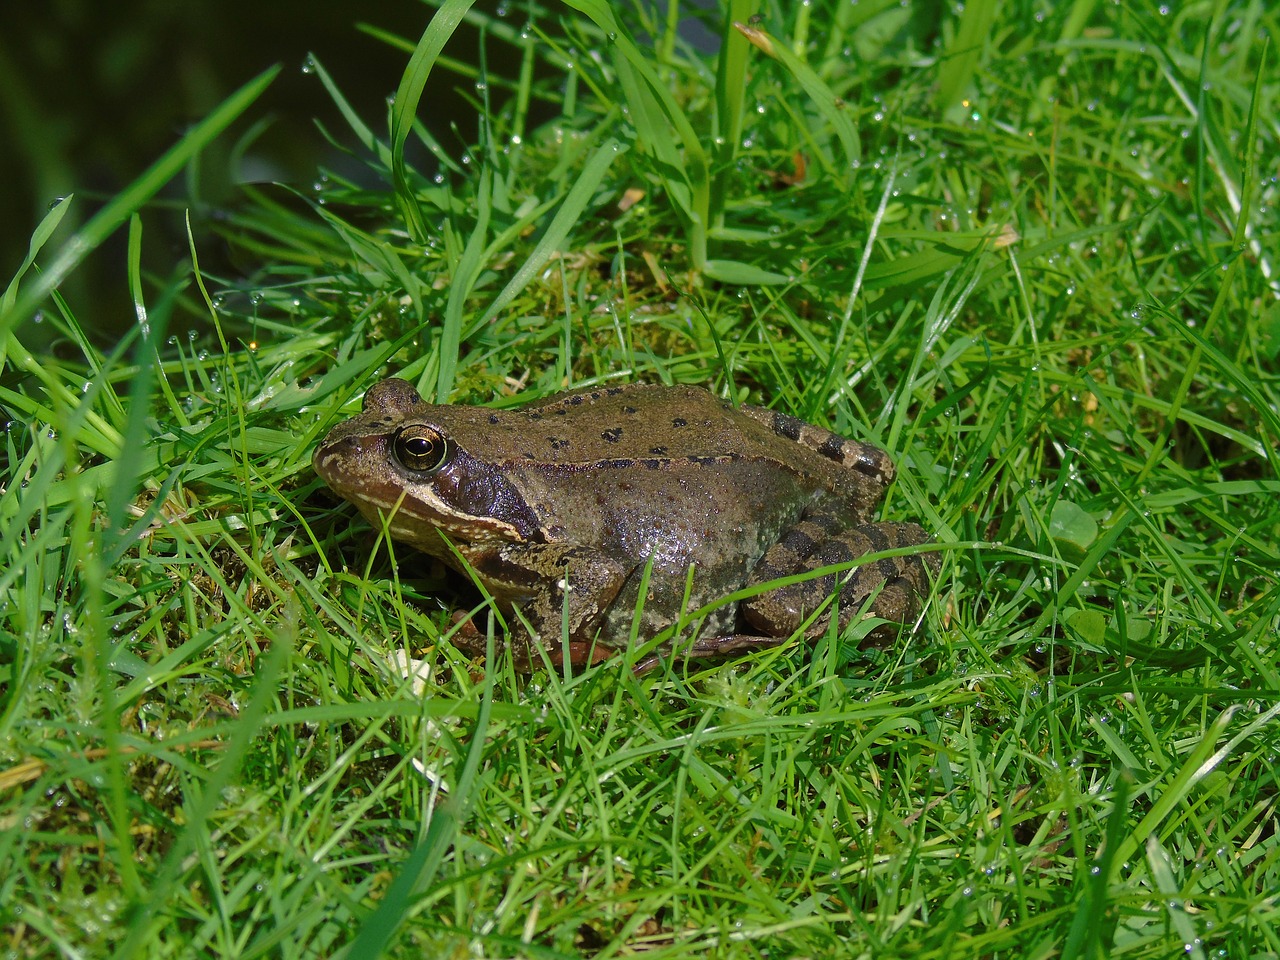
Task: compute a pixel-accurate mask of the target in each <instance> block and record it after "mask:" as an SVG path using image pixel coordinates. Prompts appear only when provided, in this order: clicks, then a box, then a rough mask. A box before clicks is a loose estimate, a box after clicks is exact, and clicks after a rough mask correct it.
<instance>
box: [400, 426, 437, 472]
mask: <svg viewBox="0 0 1280 960" xmlns="http://www.w3.org/2000/svg"><path fill="white" fill-rule="evenodd" d="M449 452H450V445H449V441H448V440H446V439H445V438H444V437H442V436H441V435H440V434H439V433H438V432H436V431H435V430H432V429H431V428H430V427H424V426H421V425H414V426H408V427H401V428H400V429H399V430H397V431H396V434H395V436H394V437H392V438H391V453H392V454H393V455H394V456H395V458H396V460H397V462H399V464H400V465H401V466H402V467H404V468H405V469H406V470H412V471H413V472H414V473H435V472H436V471H437V470H439V469H440V468H441V467H443V466H444V464H445V461H446V460H448V459H449Z"/></svg>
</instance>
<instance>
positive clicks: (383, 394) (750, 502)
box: [313, 379, 939, 669]
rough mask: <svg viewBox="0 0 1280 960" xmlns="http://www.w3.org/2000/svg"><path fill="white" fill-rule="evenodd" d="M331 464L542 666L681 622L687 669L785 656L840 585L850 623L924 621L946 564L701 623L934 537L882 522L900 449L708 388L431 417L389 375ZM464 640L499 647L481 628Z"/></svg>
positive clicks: (857, 579)
mask: <svg viewBox="0 0 1280 960" xmlns="http://www.w3.org/2000/svg"><path fill="white" fill-rule="evenodd" d="M313 463H314V465H315V469H316V472H317V473H318V474H319V475H320V476H321V478H323V479H324V481H325V483H327V484H328V485H329V486H330V487H331V488H333V490H334V491H336V492H337V493H338V494H339V495H341V496H342V497H345V498H346V499H347V500H350V501H351V502H352V503H354V504H355V505H356V506H357V507H358V508H359V509H360V512H361V513H363V514H364V515H365V516H366V517H368V518H369V519H370V520H371V521H372V522H373V523H374V525H375V526H378V527H379V528H380V527H381V525H382V524H383V523H384V522H385V523H386V525H387V529H388V530H389V531H390V533H391V536H393V537H394V538H396V539H397V540H401V541H404V542H405V543H409V544H412V545H413V546H415V547H417V548H418V549H420V550H423V551H425V552H427V553H429V554H431V555H433V556H435V557H439V558H440V559H441V560H443V561H444V562H445V563H447V564H449V565H450V566H452V567H454V568H455V569H460V570H465V568H466V567H467V566H469V567H470V568H471V569H472V570H473V571H474V572H475V576H476V577H477V578H478V579H479V581H480V582H481V583H482V584H483V585H484V586H485V587H486V588H487V589H488V590H489V591H490V592H491V593H492V594H493V596H494V597H495V598H496V599H497V601H498V603H499V605H500V607H501V609H503V610H504V611H506V612H508V613H509V612H510V611H511V610H512V608H519V611H520V614H521V615H522V617H523V619H524V620H525V621H527V623H528V625H529V626H531V627H532V633H531V632H530V630H529V629H527V628H526V626H524V625H523V624H522V623H521V618H520V617H513V616H508V617H507V618H506V619H507V623H508V624H509V626H510V638H511V644H512V649H513V654H514V655H515V658H516V662H517V664H519V665H520V666H521V667H522V668H524V669H532V668H534V667H536V666H538V665H539V664H540V663H541V662H542V660H541V657H540V656H539V654H538V652H537V645H541V646H542V647H544V648H545V649H546V651H547V653H548V655H549V658H550V660H551V661H552V662H553V663H556V664H560V663H563V661H564V660H565V659H568V660H570V661H572V662H573V663H574V664H575V665H585V664H590V663H596V662H599V661H601V660H603V659H605V658H607V657H609V656H610V655H611V654H613V653H614V652H615V651H617V650H620V649H624V648H626V647H627V646H628V645H629V644H630V643H631V642H632V637H637V638H638V639H639V641H640V642H642V643H643V642H644V641H646V640H649V639H652V638H653V637H655V636H657V635H658V634H659V633H660V632H661V631H662V630H664V629H665V628H668V627H671V626H672V625H673V624H677V623H679V624H680V625H681V626H682V627H683V626H684V625H686V624H688V625H690V630H689V631H688V632H687V633H686V634H685V637H686V639H685V640H683V641H677V643H676V649H677V651H678V652H679V654H680V655H682V656H688V657H704V656H714V655H721V654H726V653H729V652H732V651H738V650H749V649H753V648H757V647H766V646H773V645H775V644H777V643H780V642H782V641H783V640H785V639H786V638H787V637H789V636H791V635H792V634H793V633H795V632H796V631H797V630H798V629H800V627H801V626H802V625H803V624H804V622H805V620H806V617H807V616H808V615H809V614H811V613H812V612H813V611H814V610H815V609H817V608H818V607H819V606H821V605H822V604H823V603H824V602H826V601H828V600H829V598H830V597H831V594H832V592H833V591H834V590H836V589H838V590H839V598H838V599H839V603H838V610H839V614H838V616H839V621H840V625H841V626H843V625H844V624H846V623H847V622H848V621H849V620H850V619H851V618H853V617H854V616H855V615H857V614H858V613H859V612H860V610H861V609H862V607H863V605H864V601H865V600H866V599H867V598H868V597H870V596H872V595H873V594H875V598H874V600H873V601H872V602H871V604H870V607H869V612H870V613H871V614H873V615H875V616H878V617H882V618H884V619H885V620H889V621H892V622H894V623H904V622H907V621H909V620H911V619H912V618H913V617H915V616H916V615H917V614H918V613H919V611H920V608H921V604H922V598H923V597H924V596H925V595H926V594H927V593H928V591H929V581H930V576H931V575H936V574H937V572H938V568H939V562H938V558H937V554H936V553H929V552H922V553H916V554H912V555H906V556H894V557H886V558H881V559H877V560H875V561H873V562H870V563H866V564H862V565H857V566H853V567H852V568H851V569H846V570H841V571H840V572H839V573H831V574H827V575H824V576H817V577H812V578H808V579H805V580H802V581H801V582H798V583H793V584H790V585H786V586H779V587H775V588H772V589H769V590H766V591H765V592H761V593H758V594H757V595H755V596H752V597H749V598H747V599H745V600H742V601H740V602H727V603H722V604H719V605H716V606H714V608H713V609H712V610H711V611H710V612H709V613H707V614H706V615H705V617H703V618H702V619H701V621H700V622H698V621H697V620H691V619H690V615H691V614H693V613H694V612H695V611H698V610H700V608H702V607H704V606H707V605H709V604H712V603H713V602H714V601H716V600H719V599H720V598H723V597H725V596H726V595H728V594H730V593H733V592H734V591H737V590H741V589H742V588H746V587H751V586H754V585H759V584H765V583H768V582H770V581H773V580H776V579H778V578H779V577H785V576H788V575H791V574H797V573H803V572H805V571H810V570H814V569H816V568H818V567H823V566H827V565H831V564H844V563H848V562H849V561H855V560H857V559H858V558H860V557H862V556H864V555H866V554H869V553H875V552H879V551H883V550H888V549H891V548H894V547H910V546H915V545H921V544H926V543H928V542H929V538H928V536H927V535H926V534H925V532H924V530H922V529H921V528H920V526H918V525H917V524H914V523H875V522H872V520H871V511H872V509H873V508H874V507H875V506H876V504H878V503H879V502H880V499H881V497H882V496H883V493H884V489H885V487H886V486H887V485H888V484H889V482H890V481H891V480H892V479H893V475H894V467H893V463H892V462H891V461H890V459H889V457H888V455H887V454H886V453H885V452H884V451H883V450H880V449H879V448H878V447H874V446H871V445H869V444H865V443H858V442H856V441H853V440H846V439H845V438H844V437H841V436H838V435H836V434H834V433H831V432H829V431H827V430H823V429H821V428H819V427H815V426H812V425H811V424H808V423H805V422H803V421H801V420H797V419H795V418H794V417H789V416H786V415H785V414H781V413H774V412H773V411H770V410H765V409H762V408H759V407H750V406H741V407H733V406H731V405H730V404H728V403H726V402H725V401H723V400H719V399H717V398H716V397H714V396H713V395H712V394H710V393H708V392H707V391H706V390H702V389H700V388H697V387H691V386H671V387H668V386H658V385H651V384H639V383H637V384H631V385H627V386H612V387H600V388H595V389H587V390H579V391H576V392H572V393H566V394H561V395H559V396H555V397H551V398H549V399H546V400H541V401H538V402H536V403H533V404H530V405H529V406H527V407H524V408H521V409H517V410H490V409H487V408H484V407H466V406H435V405H431V404H426V403H424V402H423V401H422V398H421V397H420V396H418V393H417V391H416V390H415V389H414V388H413V386H412V385H411V384H409V383H408V382H406V381H404V380H398V379H390V380H383V381H382V382H381V383H378V384H376V385H374V386H373V387H372V388H371V389H370V390H369V391H368V393H367V394H366V395H365V398H364V408H363V412H362V413H361V414H360V415H359V416H357V417H353V418H352V419H350V420H347V421H346V422H344V423H340V424H338V425H337V426H336V427H334V428H333V430H332V431H330V433H329V435H328V436H327V437H326V438H325V440H324V442H323V443H321V444H320V446H319V447H317V449H316V451H315V456H314V458H313ZM690 569H692V579H691V580H690V579H689V571H690ZM926 571H928V572H926ZM841 581H843V586H840V585H839V584H840V582H841ZM642 589H644V591H645V593H644V596H643V597H640V596H639V594H640V591H641V590H642ZM877 590H878V591H879V592H878V593H877V592H876V591H877ZM637 608H639V611H638V612H637ZM833 609H835V608H834V607H831V606H828V607H827V608H826V609H825V610H824V612H823V613H822V614H821V615H820V616H819V617H818V619H817V620H816V621H814V622H813V623H811V624H810V625H809V626H808V627H806V628H805V636H806V637H815V636H817V635H820V634H821V633H822V632H823V630H825V629H826V627H827V625H828V623H829V620H830V617H831V612H832V610H833ZM690 635H691V636H692V639H691V640H689V639H687V638H688V637H689V636H690ZM565 637H567V640H565V639H563V638H565ZM455 643H458V644H459V645H460V646H461V647H462V648H463V649H464V650H466V651H467V652H470V653H477V652H479V653H482V652H483V650H484V642H483V638H481V637H480V635H479V632H478V631H477V630H476V629H475V628H474V627H473V626H471V625H470V624H464V628H463V630H462V631H461V632H460V633H459V636H458V638H457V639H456V640H455ZM664 649H667V648H665V647H664ZM653 662H655V661H654V660H652V659H651V660H650V661H647V662H646V663H645V664H643V665H642V666H652V665H653Z"/></svg>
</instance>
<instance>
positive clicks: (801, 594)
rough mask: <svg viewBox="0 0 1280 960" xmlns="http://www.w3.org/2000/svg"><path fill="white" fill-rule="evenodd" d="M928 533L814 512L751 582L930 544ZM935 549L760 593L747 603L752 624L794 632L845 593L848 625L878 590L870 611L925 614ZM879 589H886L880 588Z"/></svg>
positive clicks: (901, 616)
mask: <svg viewBox="0 0 1280 960" xmlns="http://www.w3.org/2000/svg"><path fill="white" fill-rule="evenodd" d="M928 542H929V535H928V534H926V533H925V532H924V530H923V529H922V528H921V527H920V525H919V524H916V523H862V524H855V525H853V526H846V525H845V524H844V523H843V522H842V521H841V519H840V518H839V517H838V516H835V515H828V514H821V513H819V514H814V515H812V516H809V517H806V518H805V519H803V520H801V521H800V522H799V523H797V524H795V525H794V526H792V527H790V528H789V529H788V530H786V531H785V532H784V533H783V535H782V537H781V538H780V539H779V541H778V542H777V543H776V544H774V545H773V546H772V547H770V548H769V550H768V552H767V553H765V555H764V557H763V558H762V559H761V560H760V562H759V563H758V564H756V567H755V570H753V571H752V575H751V583H752V585H756V584H763V583H768V582H770V581H772V580H777V579H779V578H780V577H786V576H791V575H792V574H797V573H803V572H805V571H808V570H816V569H818V568H819V567H825V566H829V565H833V564H842V563H851V562H853V561H855V560H858V559H859V558H861V557H864V556H866V555H867V554H869V553H878V552H880V551H883V550H891V549H894V548H896V547H912V546H918V545H920V544H924V543H928ZM940 565H941V564H940V560H939V558H938V555H937V554H936V553H923V554H912V555H909V556H898V557H882V558H881V559H879V560H876V561H875V562H873V563H865V564H862V565H861V566H856V567H853V568H852V569H851V570H849V571H847V572H844V573H839V574H827V575H825V576H821V577H813V578H811V579H808V580H802V581H800V582H799V583H793V584H790V585H788V586H785V587H778V588H777V589H774V590H770V591H768V592H766V593H762V594H759V595H758V596H756V597H753V598H752V599H751V600H748V601H746V602H745V603H744V604H743V606H742V617H743V620H744V621H745V622H746V624H747V625H748V626H750V627H751V628H753V629H755V630H758V631H759V632H760V633H762V634H764V635H766V636H774V637H778V636H788V635H790V634H791V633H793V632H795V631H796V630H798V629H799V628H800V626H801V624H803V622H804V620H805V618H806V617H808V616H809V615H810V614H811V613H813V611H814V610H816V609H817V608H818V607H819V606H820V605H821V604H822V603H823V602H824V601H825V600H826V599H827V598H828V597H830V596H831V594H832V593H833V592H835V591H836V590H837V589H838V591H839V596H838V601H839V626H840V627H842V628H843V627H845V626H846V625H847V624H848V623H849V621H850V620H852V619H853V617H854V616H855V615H857V614H858V612H859V611H860V610H861V608H862V606H863V603H864V602H865V601H866V599H867V598H868V597H870V596H871V595H872V594H875V599H874V600H872V602H871V606H870V613H871V614H872V615H873V616H877V617H881V618H882V619H884V620H888V621H890V622H892V623H898V624H902V623H908V622H910V621H911V620H912V619H914V618H915V616H916V615H917V614H919V612H920V609H921V606H922V605H923V602H924V597H925V596H926V595H927V594H928V592H929V581H930V577H931V576H937V573H938V570H939V568H940ZM877 590H878V591H879V592H878V593H877ZM830 619H831V618H830V614H829V613H824V614H823V615H822V616H821V617H819V618H818V619H817V620H816V621H815V622H814V623H813V624H811V625H810V627H809V628H808V629H807V630H806V631H805V633H806V636H808V637H811V638H812V637H816V636H819V635H821V633H822V632H823V631H824V630H825V629H826V627H827V625H828V623H829V622H830Z"/></svg>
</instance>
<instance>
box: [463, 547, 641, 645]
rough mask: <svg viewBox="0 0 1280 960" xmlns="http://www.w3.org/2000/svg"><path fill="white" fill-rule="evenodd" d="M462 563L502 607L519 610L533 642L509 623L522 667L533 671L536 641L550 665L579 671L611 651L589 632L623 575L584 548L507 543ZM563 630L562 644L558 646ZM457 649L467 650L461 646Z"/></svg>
mask: <svg viewBox="0 0 1280 960" xmlns="http://www.w3.org/2000/svg"><path fill="white" fill-rule="evenodd" d="M466 559H467V562H468V563H469V564H470V565H471V567H472V569H473V570H475V572H476V575H477V576H478V577H479V578H480V581H481V582H482V583H483V584H484V585H485V586H486V587H487V588H488V589H489V590H490V592H491V593H492V594H493V595H494V597H495V599H497V600H498V602H499V603H500V604H501V605H502V606H503V607H504V608H510V607H512V606H515V607H519V608H520V612H521V613H523V614H524V617H525V618H526V619H527V620H528V621H529V624H530V625H531V626H532V627H533V629H534V631H535V632H536V633H537V634H538V637H537V638H534V637H531V636H530V635H529V632H528V630H526V629H525V628H524V626H523V624H521V623H520V621H519V619H518V618H514V617H513V618H511V619H510V621H509V626H510V628H511V644H512V652H513V654H514V655H515V656H516V658H517V663H518V665H519V666H521V667H522V668H527V669H536V668H537V667H538V666H539V665H540V663H541V659H540V657H539V656H538V654H537V651H536V649H535V648H534V646H533V644H534V643H535V642H537V641H539V640H540V641H541V643H542V644H544V645H545V647H546V649H547V651H548V653H549V654H550V657H551V661H552V662H553V663H555V664H560V663H563V661H564V660H566V659H567V660H569V661H570V662H572V663H573V664H574V665H576V666H585V665H588V664H591V663H598V662H599V661H601V660H603V659H605V658H606V657H608V656H609V655H610V654H611V653H612V652H613V651H612V650H611V649H610V648H608V647H606V646H601V645H599V644H597V643H595V642H594V636H595V632H596V630H597V629H598V627H599V626H600V623H601V621H602V619H603V618H604V615H605V613H606V612H607V611H608V609H609V606H610V605H611V604H612V603H613V600H614V598H615V597H616V596H617V594H618V590H619V589H620V588H621V587H622V584H623V583H624V582H625V581H626V579H627V575H628V574H629V572H630V571H629V570H628V569H627V568H626V567H624V566H623V565H622V564H621V563H619V562H618V561H616V560H614V559H612V558H611V557H607V556H605V555H604V554H602V553H600V552H599V551H597V550H593V549H591V548H590V547H583V546H578V545H575V544H568V543H507V544H501V545H497V546H493V547H482V548H480V549H474V548H473V549H471V550H469V551H467V552H466ZM562 627H567V633H568V638H569V640H568V643H567V644H564V643H562V642H561V638H562V637H563V636H564V633H562ZM462 646H464V647H466V648H468V649H469V650H470V648H471V647H472V644H471V643H470V642H466V641H464V642H463V644H462Z"/></svg>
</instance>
